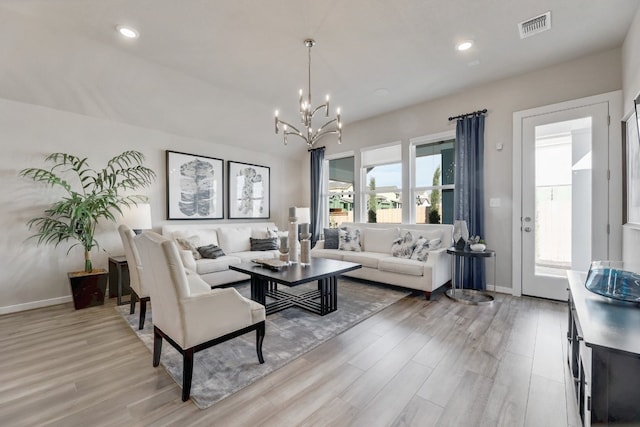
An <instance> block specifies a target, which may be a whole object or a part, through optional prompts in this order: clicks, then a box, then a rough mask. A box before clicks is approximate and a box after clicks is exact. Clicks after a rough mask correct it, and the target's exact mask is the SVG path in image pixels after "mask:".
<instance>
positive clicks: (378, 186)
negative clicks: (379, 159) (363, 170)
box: [366, 163, 402, 191]
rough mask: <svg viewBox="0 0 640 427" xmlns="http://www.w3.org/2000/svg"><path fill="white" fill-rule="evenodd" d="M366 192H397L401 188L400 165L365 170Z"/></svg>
mask: <svg viewBox="0 0 640 427" xmlns="http://www.w3.org/2000/svg"><path fill="white" fill-rule="evenodd" d="M366 185H367V190H388V191H399V190H400V189H401V188H402V164H401V163H395V164H392V165H382V166H375V167H370V168H367V176H366Z"/></svg>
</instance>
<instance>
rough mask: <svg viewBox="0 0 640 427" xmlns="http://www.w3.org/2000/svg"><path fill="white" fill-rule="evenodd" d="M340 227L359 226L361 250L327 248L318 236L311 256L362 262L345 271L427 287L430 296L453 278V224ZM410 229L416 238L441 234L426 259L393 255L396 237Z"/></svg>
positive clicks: (433, 236) (421, 287) (373, 278)
mask: <svg viewBox="0 0 640 427" xmlns="http://www.w3.org/2000/svg"><path fill="white" fill-rule="evenodd" d="M341 227H348V228H350V229H359V235H360V247H361V251H359V252H358V251H349V250H340V249H326V248H325V247H324V246H325V241H324V240H319V241H318V242H317V243H316V245H315V246H314V248H313V249H312V250H311V256H312V257H313V258H331V259H338V260H343V261H349V262H356V263H358V264H361V265H362V268H361V269H358V270H354V271H351V272H348V273H345V276H350V277H356V278H359V279H365V280H369V281H373V282H379V283H386V284H390V285H395V286H402V287H405V288H411V289H416V290H420V291H424V293H425V296H426V298H427V299H429V298H430V297H431V293H432V292H433V291H434V290H436V289H437V288H439V287H440V286H442V285H444V284H445V283H447V282H449V281H450V280H451V262H452V259H451V256H450V255H449V254H447V248H449V247H450V246H451V244H452V234H453V226H452V225H446V224H445V225H440V224H399V225H395V224H369V223H346V222H343V223H342V225H341ZM407 231H410V232H411V234H412V235H413V238H414V239H417V238H418V237H419V236H423V237H425V238H426V239H427V240H430V239H431V240H432V239H435V238H439V239H440V244H439V247H438V248H437V249H431V250H429V251H428V255H427V258H426V260H425V261H419V260H414V259H407V258H399V257H394V256H393V254H392V245H393V241H394V240H395V239H398V238H400V237H401V236H405V235H406V232H407Z"/></svg>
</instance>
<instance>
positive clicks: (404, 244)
mask: <svg viewBox="0 0 640 427" xmlns="http://www.w3.org/2000/svg"><path fill="white" fill-rule="evenodd" d="M416 241H417V238H414V236H413V233H411V232H410V231H406V232H404V233H401V235H400V237H398V238H397V239H396V240H394V242H393V245H392V246H391V254H392V255H393V256H394V257H396V258H411V254H413V249H414V248H415V246H416Z"/></svg>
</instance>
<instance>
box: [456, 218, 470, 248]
mask: <svg viewBox="0 0 640 427" xmlns="http://www.w3.org/2000/svg"><path fill="white" fill-rule="evenodd" d="M467 240H469V229H468V228H467V221H464V220H456V221H455V222H454V223H453V243H454V245H455V246H456V249H459V250H462V249H464V247H465V246H466V244H467Z"/></svg>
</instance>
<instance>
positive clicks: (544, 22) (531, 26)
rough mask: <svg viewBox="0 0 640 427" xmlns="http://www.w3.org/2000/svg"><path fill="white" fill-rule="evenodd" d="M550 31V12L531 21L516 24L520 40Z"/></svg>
mask: <svg viewBox="0 0 640 427" xmlns="http://www.w3.org/2000/svg"><path fill="white" fill-rule="evenodd" d="M550 29H551V11H549V12H547V13H543V14H542V15H539V16H536V17H534V18H531V19H527V20H526V21H523V22H521V23H519V24H518V30H519V31H520V38H521V39H524V38H526V37H531V36H533V35H535V34H539V33H541V32H543V31H547V30H550Z"/></svg>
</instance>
